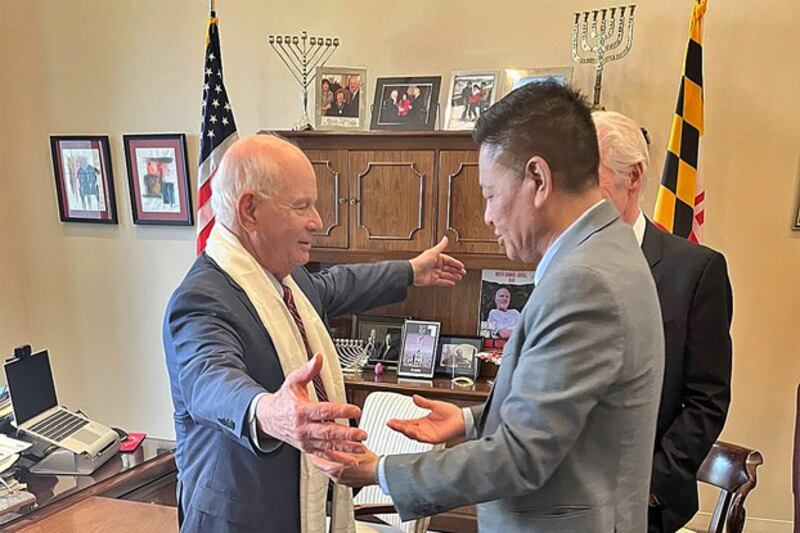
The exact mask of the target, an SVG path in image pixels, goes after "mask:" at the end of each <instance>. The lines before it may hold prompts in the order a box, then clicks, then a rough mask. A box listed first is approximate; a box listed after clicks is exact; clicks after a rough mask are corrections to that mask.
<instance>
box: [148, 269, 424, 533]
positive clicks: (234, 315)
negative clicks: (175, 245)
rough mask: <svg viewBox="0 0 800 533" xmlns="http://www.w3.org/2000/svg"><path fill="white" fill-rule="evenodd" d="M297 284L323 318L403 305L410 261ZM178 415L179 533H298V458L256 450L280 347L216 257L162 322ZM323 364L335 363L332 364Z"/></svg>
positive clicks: (276, 379) (190, 276)
mask: <svg viewBox="0 0 800 533" xmlns="http://www.w3.org/2000/svg"><path fill="white" fill-rule="evenodd" d="M292 277H293V278H294V280H295V281H296V282H297V284H298V285H299V286H300V288H301V290H302V291H303V293H304V294H305V295H306V297H307V298H308V299H309V301H310V302H311V304H312V305H313V306H314V308H315V309H316V311H317V312H318V313H319V314H320V316H321V317H322V318H323V320H325V319H327V317H336V316H341V315H344V314H347V313H353V312H361V311H364V310H367V309H370V308H372V307H376V306H378V305H384V304H387V303H392V302H395V301H399V300H401V299H403V298H405V295H406V290H407V287H408V286H409V285H410V284H411V283H412V281H413V272H412V270H411V267H410V265H409V263H408V262H407V261H394V262H384V263H377V264H374V265H351V266H336V267H333V268H331V269H329V270H326V271H323V272H320V273H315V274H310V273H309V272H308V271H307V270H306V269H305V268H300V269H297V270H296V271H295V272H293V273H292ZM163 335H164V350H165V352H166V361H167V369H168V371H169V378H170V387H171V390H172V402H173V406H174V409H175V412H174V417H175V434H176V438H177V450H176V462H177V466H178V481H179V487H180V495H179V498H180V504H181V509H182V511H183V514H184V522H183V527H182V529H181V530H182V531H201V530H202V531H203V532H207V531H208V532H214V533H223V532H225V533H227V532H234V531H251V530H253V529H257V530H258V531H264V532H276V533H277V532H280V533H291V532H294V531H300V511H299V468H300V467H299V460H300V454H299V452H298V451H297V450H296V449H295V448H293V447H291V446H289V445H286V444H282V443H278V442H277V441H273V443H274V444H276V445H277V447H276V449H275V450H274V451H272V452H270V453H262V452H260V451H259V450H258V449H257V448H255V447H254V446H253V445H252V441H251V440H250V434H249V428H248V424H247V420H246V418H247V411H248V407H249V406H250V403H251V401H252V400H253V398H254V397H255V396H256V395H257V394H259V393H261V392H264V391H268V392H275V391H277V390H278V389H279V388H280V386H281V384H282V383H283V381H284V374H283V371H282V370H281V365H280V361H279V360H278V357H277V354H276V352H275V347H274V345H273V343H272V340H271V339H270V336H269V334H268V333H267V330H266V328H265V327H264V325H263V324H262V323H261V320H260V318H259V317H258V314H257V312H256V310H255V308H254V307H253V305H252V303H251V302H250V300H249V299H248V298H247V296H246V295H245V293H244V291H243V290H242V289H241V288H240V287H239V286H238V285H237V284H236V283H235V282H234V281H233V279H232V278H231V277H230V276H228V275H227V274H226V273H225V272H224V271H223V270H222V269H221V268H220V267H219V266H218V265H217V264H216V263H215V262H214V261H213V260H212V259H211V258H209V257H208V256H206V255H205V254H202V255H201V256H199V257H198V258H197V260H196V261H195V263H194V265H193V266H192V268H191V269H190V270H189V272H188V273H187V275H186V277H185V278H184V280H183V282H182V283H181V285H180V286H179V287H178V288H177V289H176V290H175V292H174V294H173V295H172V298H171V299H170V301H169V304H168V306H167V310H166V314H165V317H164V328H163ZM325 364H336V363H335V362H334V361H332V360H330V359H328V360H326V361H325Z"/></svg>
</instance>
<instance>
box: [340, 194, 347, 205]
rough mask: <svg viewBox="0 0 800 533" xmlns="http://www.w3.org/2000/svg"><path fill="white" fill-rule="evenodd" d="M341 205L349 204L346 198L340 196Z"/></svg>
mask: <svg viewBox="0 0 800 533" xmlns="http://www.w3.org/2000/svg"><path fill="white" fill-rule="evenodd" d="M339 203H340V204H342V205H344V204H346V203H347V198H345V197H344V196H340V197H339Z"/></svg>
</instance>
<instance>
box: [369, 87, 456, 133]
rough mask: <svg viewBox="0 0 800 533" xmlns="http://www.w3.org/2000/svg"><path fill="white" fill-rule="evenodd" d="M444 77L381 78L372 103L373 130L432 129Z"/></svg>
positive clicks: (434, 125) (434, 124) (434, 123)
mask: <svg viewBox="0 0 800 533" xmlns="http://www.w3.org/2000/svg"><path fill="white" fill-rule="evenodd" d="M441 83H442V77H441V76H424V77H423V76H416V77H415V76H412V77H403V78H378V79H377V80H376V81H375V99H374V101H373V104H372V126H371V128H372V129H373V130H412V131H413V130H417V131H426V130H433V129H434V128H435V127H436V112H437V109H438V107H439V87H440V85H441Z"/></svg>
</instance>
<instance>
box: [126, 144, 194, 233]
mask: <svg viewBox="0 0 800 533" xmlns="http://www.w3.org/2000/svg"><path fill="white" fill-rule="evenodd" d="M122 140H123V144H124V145H125V162H126V163H127V165H128V188H129V189H130V192H131V212H132V213H133V223H134V224H164V225H174V226H191V225H192V195H191V193H190V192H189V166H188V164H187V162H186V136H185V135H184V134H183V133H163V134H151V135H123V136H122Z"/></svg>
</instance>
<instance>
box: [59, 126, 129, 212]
mask: <svg viewBox="0 0 800 533" xmlns="http://www.w3.org/2000/svg"><path fill="white" fill-rule="evenodd" d="M50 153H51V154H52V158H53V174H54V176H55V180H56V195H57V197H58V212H59V214H60V216H61V221H62V222H89V223H95V224H116V223H117V203H116V200H115V198H114V178H113V176H112V174H111V151H110V149H109V144H108V136H107V135H86V136H84V135H51V136H50Z"/></svg>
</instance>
